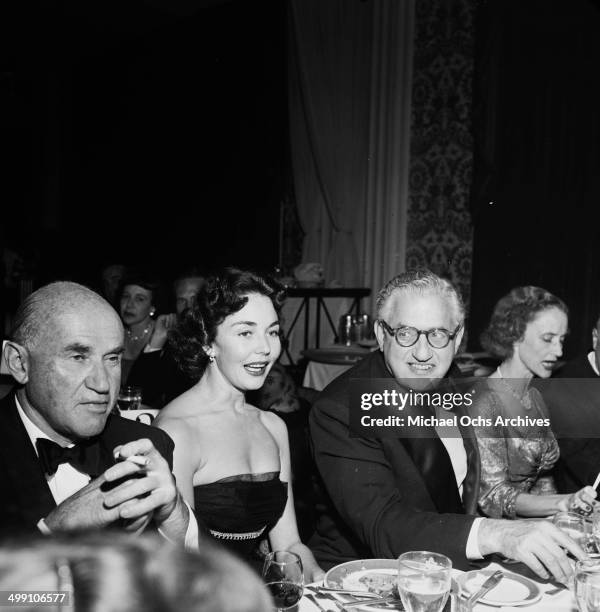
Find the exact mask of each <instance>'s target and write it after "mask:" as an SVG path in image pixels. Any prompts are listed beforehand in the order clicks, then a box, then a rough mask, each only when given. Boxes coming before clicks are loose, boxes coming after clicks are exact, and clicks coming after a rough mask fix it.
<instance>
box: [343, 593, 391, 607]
mask: <svg viewBox="0 0 600 612" xmlns="http://www.w3.org/2000/svg"><path fill="white" fill-rule="evenodd" d="M391 602H395V603H400V599H398V597H396V596H395V595H388V596H387V597H378V598H377V599H361V600H360V601H359V600H355V601H350V602H344V603H343V604H342V605H343V606H344V608H345V609H346V610H349V609H350V608H360V607H361V606H374V605H377V604H382V603H391Z"/></svg>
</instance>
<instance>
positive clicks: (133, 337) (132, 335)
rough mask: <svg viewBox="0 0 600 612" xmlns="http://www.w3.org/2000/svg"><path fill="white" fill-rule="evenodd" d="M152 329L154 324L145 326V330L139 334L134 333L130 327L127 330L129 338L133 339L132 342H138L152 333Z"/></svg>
mask: <svg viewBox="0 0 600 612" xmlns="http://www.w3.org/2000/svg"><path fill="white" fill-rule="evenodd" d="M151 329H152V324H150V325H148V327H146V328H144V331H143V332H142V333H141V334H140V335H139V336H138V335H134V334H133V333H132V332H131V330H130V329H126V330H125V332H126V333H127V338H128V339H129V340H131V341H132V342H136V341H137V340H141V339H142V338H145V337H146V336H147V335H148V334H149V333H150V330H151Z"/></svg>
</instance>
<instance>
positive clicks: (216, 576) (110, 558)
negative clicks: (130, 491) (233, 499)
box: [0, 533, 273, 612]
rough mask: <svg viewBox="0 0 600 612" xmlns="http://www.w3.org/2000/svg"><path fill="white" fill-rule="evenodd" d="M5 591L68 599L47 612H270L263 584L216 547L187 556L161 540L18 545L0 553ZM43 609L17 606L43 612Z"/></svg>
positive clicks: (100, 538)
mask: <svg viewBox="0 0 600 612" xmlns="http://www.w3.org/2000/svg"><path fill="white" fill-rule="evenodd" d="M0 591H10V592H14V593H20V592H23V591H29V592H31V591H46V592H52V593H57V592H59V593H65V594H66V595H67V596H68V602H67V601H65V602H63V605H60V604H59V603H57V604H55V605H52V606H50V605H48V604H44V606H43V608H42V609H47V610H65V611H67V610H71V611H73V612H96V611H99V610H102V611H103V612H139V611H140V610H144V611H145V612H266V611H268V610H271V609H272V608H273V604H272V602H271V599H270V596H269V594H268V593H267V591H266V589H265V587H264V585H263V584H262V583H261V581H260V579H259V578H258V577H257V576H256V574H254V572H252V570H250V569H249V568H248V567H246V566H245V565H244V564H243V563H242V562H241V561H238V560H237V559H235V558H234V557H233V556H231V555H230V554H228V553H227V552H226V551H224V550H222V549H220V548H217V547H216V546H214V545H211V544H210V543H209V542H207V543H205V544H204V545H203V546H202V549H201V550H200V551H198V552H197V553H191V552H186V551H185V550H183V549H181V548H178V547H176V546H175V545H173V544H171V543H169V542H166V541H164V540H161V539H159V538H157V537H151V536H142V537H139V538H132V537H125V536H123V534H116V533H112V534H109V533H103V534H97V533H93V534H88V535H84V534H73V535H70V536H61V537H58V538H41V537H38V538H35V539H28V540H23V541H15V542H13V543H11V544H7V545H5V546H3V547H2V548H1V549H0ZM40 605H41V604H40V603H39V602H38V603H30V604H29V605H27V604H25V605H24V604H19V606H18V608H19V610H23V611H24V612H27V611H30V612H33V611H34V610H35V612H38V611H39V610H40Z"/></svg>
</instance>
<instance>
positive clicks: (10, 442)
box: [0, 394, 56, 526]
mask: <svg viewBox="0 0 600 612" xmlns="http://www.w3.org/2000/svg"><path fill="white" fill-rule="evenodd" d="M0 431H2V433H3V436H4V439H3V442H2V445H1V447H0V455H2V463H3V464H4V470H3V472H4V473H3V474H0V478H2V479H6V482H5V483H3V486H2V490H3V492H6V491H8V492H9V496H10V499H7V500H3V502H2V505H3V506H4V510H3V511H2V512H7V511H8V512H9V514H11V515H12V514H14V516H20V517H22V523H23V524H24V525H30V526H35V525H36V524H37V522H38V521H39V520H40V519H41V518H43V517H45V516H46V515H47V514H49V513H50V512H51V511H52V510H53V509H54V508H56V503H55V501H54V497H53V496H52V493H51V491H50V488H49V487H48V482H47V481H46V476H45V474H44V473H43V471H42V468H41V466H40V463H39V460H38V457H37V455H36V453H35V450H34V448H33V444H31V440H30V439H29V436H28V435H27V431H26V430H25V426H24V425H23V422H22V421H21V418H20V417H19V413H18V412H17V405H16V403H15V396H14V394H11V395H10V396H8V397H7V398H6V399H4V400H2V402H1V403H0Z"/></svg>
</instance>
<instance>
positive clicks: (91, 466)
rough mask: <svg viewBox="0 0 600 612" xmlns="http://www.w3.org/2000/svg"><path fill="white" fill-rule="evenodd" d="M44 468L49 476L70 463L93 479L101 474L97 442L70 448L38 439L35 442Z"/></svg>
mask: <svg viewBox="0 0 600 612" xmlns="http://www.w3.org/2000/svg"><path fill="white" fill-rule="evenodd" d="M35 445H36V447H37V451H38V455H39V456H40V462H41V464H42V468H43V470H44V472H45V473H46V474H48V476H52V475H53V474H55V473H56V470H57V469H58V466H59V465H61V464H62V463H70V464H71V465H72V466H73V467H74V468H75V469H76V470H79V471H80V472H83V473H84V474H88V475H89V476H91V477H92V478H94V477H96V476H98V475H99V474H100V472H99V450H98V444H97V442H95V441H92V442H90V441H86V442H82V443H80V444H76V445H75V446H71V447H70V448H67V447H63V446H60V444H57V443H56V442H53V441H52V440H47V439H46V438H38V439H37V440H36V441H35Z"/></svg>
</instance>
